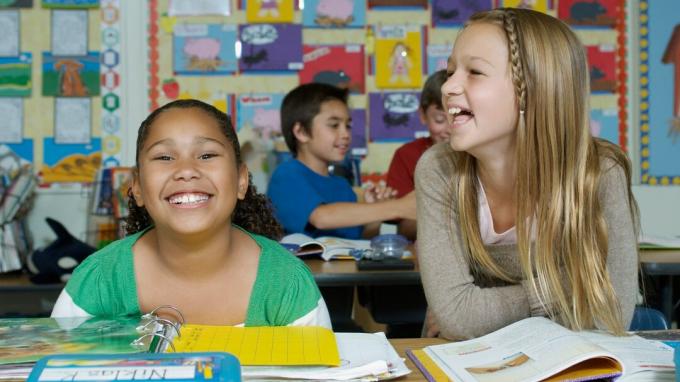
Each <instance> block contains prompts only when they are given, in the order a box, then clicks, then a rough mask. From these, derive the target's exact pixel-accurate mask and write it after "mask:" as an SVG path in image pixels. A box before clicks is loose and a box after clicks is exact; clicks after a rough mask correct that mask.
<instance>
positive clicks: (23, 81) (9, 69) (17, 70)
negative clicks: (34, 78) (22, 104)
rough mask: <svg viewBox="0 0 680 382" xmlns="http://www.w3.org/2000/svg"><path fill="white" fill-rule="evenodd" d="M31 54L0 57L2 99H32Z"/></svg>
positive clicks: (0, 93) (0, 95) (23, 53)
mask: <svg viewBox="0 0 680 382" xmlns="http://www.w3.org/2000/svg"><path fill="white" fill-rule="evenodd" d="M32 61H33V59H32V55H31V53H30V52H22V53H21V55H19V57H0V97H30V96H31V89H32V88H33V84H32V82H31V62H32Z"/></svg>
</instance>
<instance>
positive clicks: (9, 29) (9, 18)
mask: <svg viewBox="0 0 680 382" xmlns="http://www.w3.org/2000/svg"><path fill="white" fill-rule="evenodd" d="M18 55H19V11H18V10H14V9H13V10H3V11H0V57H16V56H18Z"/></svg>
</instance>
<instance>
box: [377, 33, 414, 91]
mask: <svg viewBox="0 0 680 382" xmlns="http://www.w3.org/2000/svg"><path fill="white" fill-rule="evenodd" d="M423 37H424V36H423V29H422V27H418V26H412V25H384V26H382V27H376V33H375V67H374V70H373V73H374V74H375V84H376V86H377V87H378V88H381V89H403V88H420V86H421V82H422V78H423Z"/></svg>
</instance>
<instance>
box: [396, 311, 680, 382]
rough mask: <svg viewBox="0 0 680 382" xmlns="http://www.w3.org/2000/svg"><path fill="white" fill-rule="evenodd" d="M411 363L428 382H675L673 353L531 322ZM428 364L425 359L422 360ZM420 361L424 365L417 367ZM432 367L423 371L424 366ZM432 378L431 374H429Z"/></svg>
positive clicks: (637, 341)
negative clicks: (443, 377) (443, 381)
mask: <svg viewBox="0 0 680 382" xmlns="http://www.w3.org/2000/svg"><path fill="white" fill-rule="evenodd" d="M417 352H418V351H416V354H415V355H413V353H411V354H409V357H411V358H412V359H414V361H415V363H416V364H417V365H418V364H419V363H420V365H419V368H421V370H423V372H424V373H426V374H430V375H428V377H429V378H431V380H441V378H433V377H432V376H433V375H437V372H438V371H439V372H442V373H443V374H445V375H446V376H447V377H448V379H450V380H452V381H456V382H465V381H480V382H482V381H507V382H512V381H527V382H530V381H542V380H569V381H586V380H592V379H601V378H602V379H604V378H607V379H616V378H618V379H616V380H618V381H634V380H638V381H639V380H655V381H656V380H673V378H674V375H675V364H674V362H673V348H671V347H670V346H668V345H666V344H664V343H662V342H658V341H651V340H646V339H643V338H641V337H638V336H634V335H631V336H626V337H615V336H612V335H609V334H606V333H604V332H589V331H585V332H573V331H571V330H568V329H566V328H564V327H562V326H560V325H558V324H556V323H554V322H552V321H550V320H548V319H547V318H543V317H532V318H527V319H524V320H522V321H519V322H516V323H514V324H512V325H509V326H506V327H505V328H502V329H500V330H497V331H495V332H493V333H490V334H487V335H486V336H483V337H480V338H476V339H473V340H468V341H462V342H454V343H448V344H443V345H433V346H428V347H426V348H424V349H423V351H422V352H420V353H417ZM423 358H426V359H423ZM421 361H424V362H421ZM430 361H432V362H431V363H432V364H434V365H435V366H434V367H430V368H427V367H423V365H427V364H428V362H430ZM433 369H434V372H433V373H430V370H433Z"/></svg>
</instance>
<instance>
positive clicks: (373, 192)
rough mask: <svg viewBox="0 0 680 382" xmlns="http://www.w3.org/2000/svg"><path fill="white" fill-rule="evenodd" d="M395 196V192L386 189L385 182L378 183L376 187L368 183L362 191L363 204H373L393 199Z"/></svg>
mask: <svg viewBox="0 0 680 382" xmlns="http://www.w3.org/2000/svg"><path fill="white" fill-rule="evenodd" d="M396 196H397V190H394V189H392V188H391V187H387V185H385V182H383V181H380V183H378V185H377V186H376V185H374V184H373V183H368V184H367V185H366V188H365V189H364V202H366V203H375V202H381V201H384V200H390V199H394V198H395V197H396Z"/></svg>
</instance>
